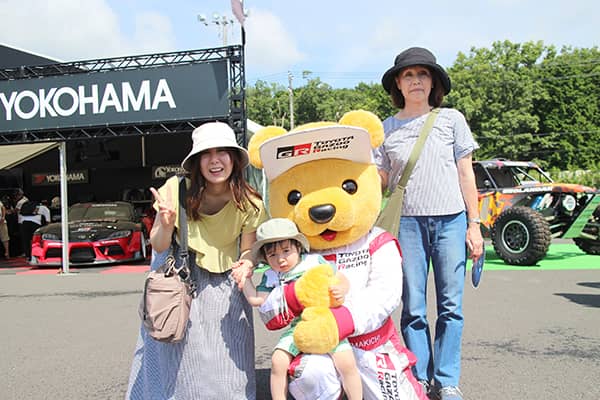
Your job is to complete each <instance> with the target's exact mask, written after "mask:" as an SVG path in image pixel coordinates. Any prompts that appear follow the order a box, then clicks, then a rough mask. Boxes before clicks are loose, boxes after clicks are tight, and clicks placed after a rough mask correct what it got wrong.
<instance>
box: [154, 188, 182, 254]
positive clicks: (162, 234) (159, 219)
mask: <svg viewBox="0 0 600 400" xmlns="http://www.w3.org/2000/svg"><path fill="white" fill-rule="evenodd" d="M150 192H151V193H152V195H153V196H154V200H155V201H156V203H157V205H158V213H157V214H156V218H155V219H154V225H153V226H152V230H151V231H150V244H151V245H152V249H153V250H156V251H157V252H158V253H160V252H162V251H165V250H166V249H168V248H169V246H170V245H171V235H173V229H175V218H176V217H177V212H176V211H175V208H174V207H173V195H172V194H171V191H170V190H169V188H167V195H166V197H167V198H166V200H165V199H163V198H162V196H161V195H160V193H158V190H156V189H155V188H150Z"/></svg>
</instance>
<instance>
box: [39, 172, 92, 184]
mask: <svg viewBox="0 0 600 400" xmlns="http://www.w3.org/2000/svg"><path fill="white" fill-rule="evenodd" d="M67 182H68V183H88V171H87V170H80V171H70V172H69V173H67ZM59 183H60V174H56V173H50V172H45V173H40V174H33V175H32V176H31V184H32V185H33V186H48V185H58V184H59Z"/></svg>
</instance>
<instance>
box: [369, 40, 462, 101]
mask: <svg viewBox="0 0 600 400" xmlns="http://www.w3.org/2000/svg"><path fill="white" fill-rule="evenodd" d="M414 65H424V66H426V67H429V68H430V69H431V71H432V72H433V73H435V74H436V75H437V76H438V77H439V78H440V81H442V86H444V94H448V93H450V89H451V87H452V85H451V84H450V77H449V76H448V74H447V73H446V71H445V70H444V68H443V67H442V66H441V65H439V64H438V63H437V62H436V59H435V56H434V55H433V54H432V53H431V52H430V51H429V50H427V49H424V48H422V47H411V48H410V49H406V50H404V51H403V52H402V53H400V54H398V55H397V56H396V59H395V60H394V66H393V67H391V68H390V69H388V70H387V71H386V72H385V74H383V78H381V84H382V85H383V88H384V89H385V91H386V92H388V93H390V90H391V89H392V85H395V82H394V78H396V75H398V72H400V71H401V70H402V69H403V68H406V67H412V66H414Z"/></svg>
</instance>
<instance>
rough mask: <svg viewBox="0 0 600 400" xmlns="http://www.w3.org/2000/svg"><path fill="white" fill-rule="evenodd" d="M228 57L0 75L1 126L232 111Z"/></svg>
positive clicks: (60, 125)
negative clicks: (120, 68)
mask: <svg viewBox="0 0 600 400" xmlns="http://www.w3.org/2000/svg"><path fill="white" fill-rule="evenodd" d="M227 68H228V64H227V61H225V60H223V61H216V62H211V63H196V64H187V65H176V66H161V67H156V68H142V69H135V70H123V71H107V72H90V73H87V74H86V73H80V74H72V75H60V76H47V77H43V78H32V79H18V80H8V81H0V132H2V131H4V132H15V131H35V130H42V129H64V128H84V127H92V126H107V125H121V124H143V123H152V122H158V121H160V122H169V121H179V120H199V119H212V118H214V119H219V118H224V117H226V116H227V115H228V114H229V101H228V93H227V82H228V76H227V71H228V69H227Z"/></svg>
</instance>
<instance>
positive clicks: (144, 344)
mask: <svg viewBox="0 0 600 400" xmlns="http://www.w3.org/2000/svg"><path fill="white" fill-rule="evenodd" d="M167 253H168V252H166V251H165V252H164V253H160V254H158V253H154V254H153V257H152V259H153V260H152V267H153V268H156V267H158V266H159V265H160V264H161V263H162V262H163V260H164V259H165V258H166V256H167ZM190 261H191V262H190V265H191V270H192V276H193V278H194V279H195V280H196V282H197V285H198V289H197V292H196V293H197V294H196V297H195V298H194V299H193V300H192V307H191V309H190V323H189V325H188V330H187V334H186V337H185V338H184V340H183V341H182V342H180V343H176V344H170V343H162V342H158V341H156V340H154V339H152V338H151V337H150V336H149V335H148V334H147V333H146V331H145V330H144V327H143V326H142V327H141V330H140V335H139V337H138V341H137V345H136V348H135V353H134V357H133V363H132V366H131V374H130V376H129V386H128V388H127V395H126V397H125V398H126V399H128V400H167V399H177V400H184V399H185V400H188V399H189V400H191V399H215V400H229V399H251V400H254V399H256V380H255V372H254V368H255V366H254V327H253V322H252V309H251V306H250V305H249V304H248V302H247V301H246V299H245V298H244V296H243V294H242V292H241V291H240V290H239V289H238V288H237V286H236V285H235V282H234V281H233V279H232V278H230V273H229V272H227V273H222V274H215V273H211V272H208V271H206V270H204V269H202V268H198V267H197V266H196V265H195V263H194V257H193V254H191V253H190Z"/></svg>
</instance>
